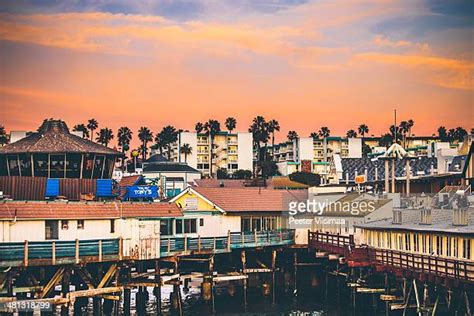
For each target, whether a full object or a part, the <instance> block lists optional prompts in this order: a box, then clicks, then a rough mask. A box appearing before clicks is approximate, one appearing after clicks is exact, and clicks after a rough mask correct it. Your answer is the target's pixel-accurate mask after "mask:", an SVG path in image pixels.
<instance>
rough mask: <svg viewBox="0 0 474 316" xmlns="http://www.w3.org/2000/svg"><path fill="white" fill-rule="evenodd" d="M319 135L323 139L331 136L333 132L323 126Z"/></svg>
mask: <svg viewBox="0 0 474 316" xmlns="http://www.w3.org/2000/svg"><path fill="white" fill-rule="evenodd" d="M318 133H319V136H321V137H322V138H326V137H329V135H330V134H331V130H330V129H329V128H328V127H327V126H323V127H321V129H320V130H319V132H318Z"/></svg>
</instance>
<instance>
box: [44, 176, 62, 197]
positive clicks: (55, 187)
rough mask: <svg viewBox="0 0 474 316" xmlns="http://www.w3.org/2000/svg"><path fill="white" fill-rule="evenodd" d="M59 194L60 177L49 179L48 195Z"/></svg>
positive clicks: (47, 182) (47, 184)
mask: <svg viewBox="0 0 474 316" xmlns="http://www.w3.org/2000/svg"><path fill="white" fill-rule="evenodd" d="M58 195H59V179H48V180H47V181H46V193H45V196H46V197H51V198H53V197H57V196H58Z"/></svg>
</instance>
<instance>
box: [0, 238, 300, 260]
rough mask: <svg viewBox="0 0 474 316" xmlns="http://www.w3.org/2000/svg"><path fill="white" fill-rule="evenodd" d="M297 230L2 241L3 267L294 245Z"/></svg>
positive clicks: (1, 255) (144, 257) (0, 247)
mask: <svg viewBox="0 0 474 316" xmlns="http://www.w3.org/2000/svg"><path fill="white" fill-rule="evenodd" d="M294 242H295V231H294V230H286V229H282V230H270V231H252V232H241V233H240V232H239V233H230V232H229V233H228V234H227V236H219V237H199V236H198V237H187V236H184V237H162V238H160V237H156V238H141V239H137V240H133V239H122V238H118V239H88V240H71V241H59V240H51V241H25V242H8V243H0V267H6V266H32V265H56V264H80V263H83V262H102V261H111V260H122V259H136V260H148V259H156V258H162V257H167V256H172V255H176V254H191V253H206V252H209V253H220V252H230V251H231V250H232V249H240V248H252V247H266V246H279V245H291V244H294Z"/></svg>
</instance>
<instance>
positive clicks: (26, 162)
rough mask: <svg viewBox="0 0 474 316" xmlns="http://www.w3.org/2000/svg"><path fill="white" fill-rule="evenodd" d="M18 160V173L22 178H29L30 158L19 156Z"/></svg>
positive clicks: (28, 156) (23, 155)
mask: <svg viewBox="0 0 474 316" xmlns="http://www.w3.org/2000/svg"><path fill="white" fill-rule="evenodd" d="M18 159H19V161H20V168H21V170H20V172H21V175H22V176H23V177H25V176H26V177H31V176H32V174H31V156H30V155H26V154H19V155H18Z"/></svg>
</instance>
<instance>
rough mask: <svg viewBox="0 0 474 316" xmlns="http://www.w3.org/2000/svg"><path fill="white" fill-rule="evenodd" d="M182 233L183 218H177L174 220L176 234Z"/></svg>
mask: <svg viewBox="0 0 474 316" xmlns="http://www.w3.org/2000/svg"><path fill="white" fill-rule="evenodd" d="M182 233H183V220H182V219H177V220H176V234H182Z"/></svg>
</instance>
